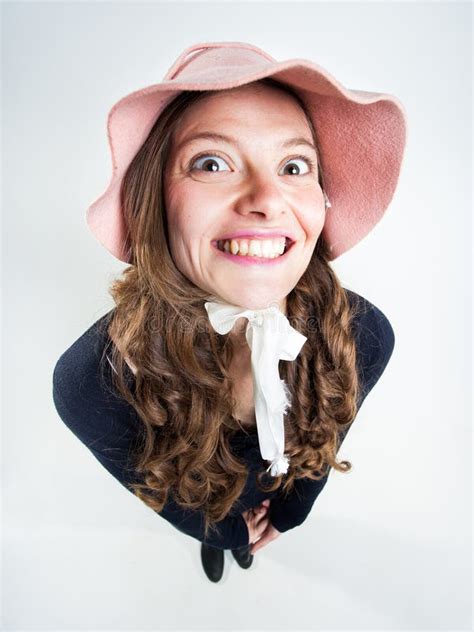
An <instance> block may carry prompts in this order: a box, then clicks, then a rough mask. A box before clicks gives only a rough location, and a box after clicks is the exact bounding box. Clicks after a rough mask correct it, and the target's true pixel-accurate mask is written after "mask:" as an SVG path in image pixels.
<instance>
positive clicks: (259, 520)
mask: <svg viewBox="0 0 474 632" xmlns="http://www.w3.org/2000/svg"><path fill="white" fill-rule="evenodd" d="M269 506H270V500H269V499H268V498H267V499H265V500H264V501H263V502H262V503H261V504H260V505H259V506H258V507H256V508H255V509H254V510H253V514H254V521H255V522H256V528H254V529H252V523H251V520H252V510H248V511H244V513H243V514H242V516H243V517H244V519H245V521H246V522H247V527H248V528H249V544H253V546H252V547H251V548H250V553H251V554H252V555H254V554H255V553H256V551H258V549H260V548H262V547H264V546H265V545H266V544H268V543H269V542H271V541H272V540H276V538H277V537H278V536H279V535H281V533H280V531H277V529H275V527H274V526H273V525H272V524H271V522H270V520H269V519H268V515H267V511H268V508H269ZM249 522H250V524H249ZM255 522H254V525H255ZM251 529H252V531H251Z"/></svg>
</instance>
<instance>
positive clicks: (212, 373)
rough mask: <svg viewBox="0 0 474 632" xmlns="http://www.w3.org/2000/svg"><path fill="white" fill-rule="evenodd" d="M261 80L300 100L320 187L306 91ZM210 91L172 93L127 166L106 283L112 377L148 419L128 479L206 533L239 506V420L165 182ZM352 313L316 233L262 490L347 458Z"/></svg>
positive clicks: (228, 352) (243, 476) (353, 403)
mask: <svg viewBox="0 0 474 632" xmlns="http://www.w3.org/2000/svg"><path fill="white" fill-rule="evenodd" d="M256 83H261V84H264V85H269V86H273V87H274V88H278V89H280V90H284V91H285V92H286V93H287V94H290V95H291V96H292V97H293V98H294V99H295V100H296V101H297V102H298V104H299V105H300V106H301V108H302V110H303V112H304V113H305V116H306V118H307V121H308V124H309V126H310V129H311V133H312V135H313V139H314V142H315V146H316V148H317V153H318V174H319V176H318V177H319V183H320V185H321V187H322V188H323V189H324V181H323V167H324V165H323V164H322V160H321V155H320V151H319V145H318V139H317V133H316V130H315V129H314V127H313V125H312V122H311V119H310V117H309V115H308V112H307V110H306V108H305V104H304V102H303V101H302V100H301V98H300V97H299V95H298V94H297V93H295V92H294V91H293V90H292V89H291V88H290V87H289V86H287V85H286V84H283V83H281V82H279V81H276V80H274V79H271V78H266V79H262V80H260V81H258V82H256ZM207 94H209V92H207V91H189V92H182V93H180V94H179V95H178V96H177V97H176V98H174V99H173V100H172V101H171V102H170V103H168V104H167V106H166V107H165V109H164V110H163V112H162V113H161V115H160V116H159V117H158V119H157V121H156V122H155V125H154V127H153V128H152V130H151V131H150V133H149V135H148V137H147V138H146V140H145V142H144V143H143V145H142V147H141V148H140V150H139V151H138V153H137V154H136V156H135V157H134V159H133V160H132V162H131V164H130V166H129V168H128V170H127V172H126V174H125V177H124V179H123V183H122V188H121V204H122V210H123V213H124V217H125V220H126V225H127V228H128V234H127V243H126V248H127V251H128V253H129V263H130V265H129V267H127V268H126V269H124V271H123V272H122V273H121V277H120V278H117V279H115V280H114V281H113V282H112V284H111V286H110V289H109V293H110V294H111V296H112V298H113V300H114V303H115V307H114V308H113V310H112V311H111V313H110V320H109V322H108V329H107V331H108V334H109V336H110V351H111V353H110V355H109V362H110V363H111V365H112V367H113V369H114V371H113V382H114V387H115V388H116V389H117V391H118V392H119V394H120V396H121V397H123V398H124V399H125V400H126V401H127V402H129V403H130V404H131V405H132V406H133V408H134V409H135V411H136V412H137V414H138V417H139V419H140V420H141V422H143V433H142V437H141V441H140V442H139V445H138V447H137V449H136V451H135V452H134V455H133V457H134V459H133V463H134V466H133V467H134V470H135V471H136V472H137V473H138V474H139V475H140V479H139V480H142V481H144V483H140V484H138V483H136V484H135V483H134V484H129V487H130V489H131V490H132V491H133V493H134V494H135V495H136V496H138V497H139V498H140V499H141V500H142V501H143V502H145V503H146V504H147V505H148V506H150V507H151V508H152V509H153V510H155V511H157V512H160V511H161V510H162V509H163V506H164V505H165V503H166V502H167V500H168V498H169V497H171V498H173V500H174V501H175V502H176V503H177V504H178V505H179V506H181V507H182V508H184V509H190V510H196V511H201V512H202V513H203V516H204V525H205V534H206V536H207V534H208V532H209V529H212V530H213V529H215V523H216V522H218V521H220V520H223V519H224V518H225V517H226V516H227V515H228V514H229V512H231V509H232V510H233V511H235V507H238V506H239V503H238V499H239V496H240V495H241V494H242V492H243V489H244V487H245V484H246V480H247V477H248V475H249V471H248V468H247V465H246V464H245V462H243V461H242V460H241V459H240V458H238V455H237V454H235V453H234V452H233V451H232V449H231V444H230V440H231V437H232V435H233V434H234V433H235V432H237V431H239V430H240V423H239V420H238V419H236V418H235V417H234V415H233V411H234V410H235V407H236V401H235V399H234V396H233V389H232V385H233V381H232V377H231V375H230V372H229V367H230V363H231V359H232V357H233V351H234V347H233V343H232V339H231V338H230V337H229V334H226V335H220V334H218V333H216V332H215V331H214V329H213V328H212V326H211V324H210V322H209V318H208V316H207V313H206V311H205V308H204V302H205V301H207V300H218V299H216V297H215V296H209V294H208V293H207V292H205V291H203V290H202V289H200V288H199V287H196V285H194V284H193V283H192V282H191V281H190V280H189V279H188V278H186V277H185V276H184V275H183V274H182V273H181V272H180V271H179V270H178V269H177V268H176V266H175V264H174V262H173V260H172V258H171V254H170V250H169V245H168V227H167V220H166V212H165V206H164V196H163V187H162V183H163V176H164V168H165V165H166V162H167V159H168V155H169V151H170V147H171V142H172V137H173V132H174V130H175V128H176V127H177V125H179V121H180V118H181V116H182V115H183V113H184V111H185V110H186V108H188V107H190V106H191V105H192V104H193V103H196V102H197V101H198V100H200V99H201V98H203V97H204V96H206V95H207ZM354 314H355V309H354V306H353V305H351V303H350V302H349V300H348V296H347V294H346V292H345V290H344V288H343V287H342V286H341V284H340V283H339V281H338V279H337V277H336V275H335V273H334V271H333V270H332V268H331V266H330V264H329V260H328V247H327V244H326V243H325V242H324V240H323V238H322V237H321V236H320V237H319V239H318V242H317V244H316V246H315V249H314V252H313V255H312V258H311V260H310V263H309V265H308V267H307V269H306V271H305V273H304V274H303V276H302V277H301V278H300V280H299V281H298V284H297V285H296V286H295V288H294V289H293V290H292V291H291V292H290V293H289V295H288V296H287V318H288V320H289V322H290V324H291V325H292V326H293V327H295V328H296V329H297V330H298V331H300V332H301V333H302V334H303V335H305V336H306V337H307V341H306V342H305V344H304V345H303V348H302V350H301V352H300V353H299V355H298V356H297V359H296V360H294V361H293V362H282V363H281V367H280V376H281V378H282V379H283V380H284V381H285V382H286V385H287V388H288V391H289V395H290V397H291V409H290V410H289V411H287V412H286V414H285V451H286V452H287V453H288V454H289V457H290V467H289V469H288V472H287V473H286V474H284V475H279V476H277V477H272V476H270V475H269V474H267V472H266V466H265V464H264V463H263V462H262V471H261V472H259V473H258V475H257V485H258V486H259V488H260V489H261V490H262V491H263V492H265V493H268V492H273V491H275V490H277V489H279V488H280V487H281V490H280V493H282V494H283V495H286V494H288V493H289V492H290V491H291V490H292V488H293V486H294V482H295V480H296V479H299V478H302V477H308V478H311V479H313V480H318V479H320V478H322V477H323V476H325V475H326V474H327V473H328V472H329V469H330V468H331V467H332V468H334V469H336V470H338V471H340V472H346V471H349V470H350V469H351V467H352V465H351V463H350V462H348V461H341V462H337V460H336V455H337V451H338V449H339V447H340V441H341V440H342V439H341V431H342V430H343V429H344V430H345V429H348V425H349V424H351V422H352V421H353V420H354V418H355V416H356V412H357V400H358V396H359V383H358V375H357V370H356V347H355V340H354V332H353V331H352V328H351V322H352V318H353V316H354ZM131 367H133V374H132V372H131Z"/></svg>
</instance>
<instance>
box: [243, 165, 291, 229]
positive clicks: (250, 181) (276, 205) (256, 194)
mask: <svg viewBox="0 0 474 632" xmlns="http://www.w3.org/2000/svg"><path fill="white" fill-rule="evenodd" d="M235 207H236V211H237V212H238V213H240V214H242V215H247V214H249V213H256V214H258V215H261V216H265V217H267V219H268V220H272V219H273V218H277V217H279V216H280V215H281V214H283V213H285V212H286V211H287V209H288V204H287V202H286V200H285V199H284V196H283V193H282V191H281V189H280V187H279V183H278V182H277V181H276V180H275V178H273V177H272V175H271V174H269V173H268V172H264V171H254V172H252V173H250V174H249V176H248V178H247V179H246V182H245V185H243V189H242V193H241V195H240V196H239V197H238V200H237V202H236V205H235Z"/></svg>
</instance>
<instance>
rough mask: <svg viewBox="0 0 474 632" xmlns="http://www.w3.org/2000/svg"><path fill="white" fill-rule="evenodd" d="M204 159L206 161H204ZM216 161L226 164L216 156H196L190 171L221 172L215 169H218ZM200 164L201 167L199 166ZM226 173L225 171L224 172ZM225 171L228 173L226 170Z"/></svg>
mask: <svg viewBox="0 0 474 632" xmlns="http://www.w3.org/2000/svg"><path fill="white" fill-rule="evenodd" d="M204 158H206V159H207V160H204ZM218 161H221V163H222V164H225V165H226V164H227V163H226V161H225V160H224V158H221V157H220V156H217V155H216V154H198V155H197V156H196V157H195V158H194V159H193V160H192V162H191V164H190V168H191V170H194V169H197V170H198V171H207V172H209V173H212V172H214V173H215V172H218V171H222V170H219V169H218V168H216V165H217V167H218ZM199 164H201V166H199ZM196 165H197V166H196ZM224 171H226V170H224ZM227 171H230V169H228V170H227Z"/></svg>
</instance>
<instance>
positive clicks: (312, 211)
mask: <svg viewBox="0 0 474 632" xmlns="http://www.w3.org/2000/svg"><path fill="white" fill-rule="evenodd" d="M298 208H299V211H300V215H299V218H300V223H301V225H302V227H303V230H304V231H305V233H306V235H307V236H308V239H313V240H316V239H317V238H318V237H319V235H320V234H321V232H322V230H323V228H324V222H325V220H326V208H325V206H324V196H323V193H322V190H321V189H320V188H318V190H317V191H316V192H315V191H313V192H312V194H311V195H304V196H303V199H301V200H300V201H299V205H298Z"/></svg>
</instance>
